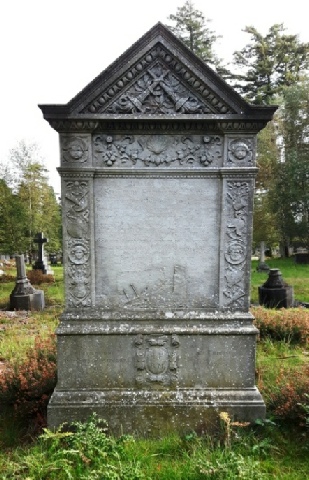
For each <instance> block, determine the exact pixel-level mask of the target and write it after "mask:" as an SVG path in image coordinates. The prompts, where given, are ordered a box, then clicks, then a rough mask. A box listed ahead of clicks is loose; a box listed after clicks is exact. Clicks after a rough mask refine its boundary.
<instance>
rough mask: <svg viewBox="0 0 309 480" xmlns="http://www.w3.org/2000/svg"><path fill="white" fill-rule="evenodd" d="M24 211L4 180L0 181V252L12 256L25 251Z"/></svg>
mask: <svg viewBox="0 0 309 480" xmlns="http://www.w3.org/2000/svg"><path fill="white" fill-rule="evenodd" d="M25 233H26V221H25V209H24V206H23V204H22V202H21V201H20V199H19V197H18V196H17V195H16V194H14V193H13V192H12V190H11V189H10V188H9V187H8V185H7V184H6V182H5V180H4V179H0V252H1V253H2V254H8V255H12V254H13V253H22V252H24V251H25V250H26V241H25V238H26V237H25Z"/></svg>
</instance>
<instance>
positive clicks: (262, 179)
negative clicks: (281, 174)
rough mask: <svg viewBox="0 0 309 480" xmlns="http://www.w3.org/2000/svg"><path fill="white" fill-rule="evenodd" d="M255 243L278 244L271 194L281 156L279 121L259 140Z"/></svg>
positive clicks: (255, 197) (269, 127)
mask: <svg viewBox="0 0 309 480" xmlns="http://www.w3.org/2000/svg"><path fill="white" fill-rule="evenodd" d="M257 151H258V153H257V166H258V167H259V171H258V174H257V177H256V182H255V196H254V216H253V242H254V244H255V245H257V244H259V243H261V242H266V243H267V245H268V246H269V247H271V246H273V245H275V244H277V243H278V234H277V230H276V213H275V212H274V211H273V210H272V208H271V202H270V197H269V193H270V191H271V190H272V188H273V183H274V172H275V169H276V166H277V162H278V158H279V155H280V150H279V146H278V143H277V121H276V119H274V120H273V121H272V122H269V123H268V124H267V126H266V127H265V128H264V129H263V130H262V131H261V132H260V133H259V135H258V139H257Z"/></svg>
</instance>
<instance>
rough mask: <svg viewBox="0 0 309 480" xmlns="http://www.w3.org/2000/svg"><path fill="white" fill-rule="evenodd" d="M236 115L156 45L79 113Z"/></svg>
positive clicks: (200, 81)
mask: <svg viewBox="0 0 309 480" xmlns="http://www.w3.org/2000/svg"><path fill="white" fill-rule="evenodd" d="M89 112H90V113H102V112H105V113H118V114H119V113H122V114H128V113H129V114H132V113H151V114H156V113H157V114H171V113H182V114H199V113H202V114H209V113H223V114H226V113H235V112H234V111H233V110H232V109H231V108H230V106H229V105H228V104H227V103H226V102H225V101H224V100H223V99H222V98H220V97H219V96H218V94H217V93H215V92H214V91H213V90H211V89H210V88H209V86H207V85H206V84H205V83H204V82H203V81H202V80H201V78H200V77H199V76H197V74H195V73H193V72H192V71H191V70H190V69H189V68H188V67H187V66H186V65H185V64H183V63H182V62H181V61H180V60H179V59H178V58H177V57H176V56H174V55H172V54H171V52H168V51H167V50H166V49H165V48H164V47H163V46H162V45H156V46H155V47H154V48H153V49H152V50H151V51H149V52H148V53H147V54H145V55H144V56H142V57H141V58H140V59H139V60H138V61H137V62H136V63H135V64H134V65H133V66H132V67H130V69H129V70H127V71H126V72H125V73H124V74H123V75H122V76H121V77H119V78H118V79H117V80H116V81H115V82H114V83H113V84H112V85H110V86H108V87H107V88H106V89H105V90H103V91H101V92H100V94H99V95H97V96H96V98H95V100H94V101H93V102H92V103H91V104H90V105H87V106H86V107H84V109H83V110H82V111H81V112H80V113H89Z"/></svg>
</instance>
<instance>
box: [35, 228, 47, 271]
mask: <svg viewBox="0 0 309 480" xmlns="http://www.w3.org/2000/svg"><path fill="white" fill-rule="evenodd" d="M33 241H34V243H37V244H38V259H37V261H36V262H35V264H34V265H33V269H34V270H42V272H43V273H44V274H46V273H47V265H46V264H45V262H44V243H47V242H48V239H47V238H44V235H43V232H39V233H37V234H36V236H35V238H34V239H33Z"/></svg>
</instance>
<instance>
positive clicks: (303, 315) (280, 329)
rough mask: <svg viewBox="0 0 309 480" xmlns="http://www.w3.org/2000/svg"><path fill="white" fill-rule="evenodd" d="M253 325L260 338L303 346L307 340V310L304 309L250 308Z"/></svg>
mask: <svg viewBox="0 0 309 480" xmlns="http://www.w3.org/2000/svg"><path fill="white" fill-rule="evenodd" d="M251 312H252V314H253V315H254V317H255V320H254V324H255V325H256V327H257V328H258V329H259V331H260V337H261V338H265V337H271V338H272V339H273V340H285V341H288V342H291V343H300V344H305V343H306V342H307V341H308V338H309V310H308V309H305V308H289V309H285V308H282V309H279V310H275V309H269V308H264V307H252V308H251Z"/></svg>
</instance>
